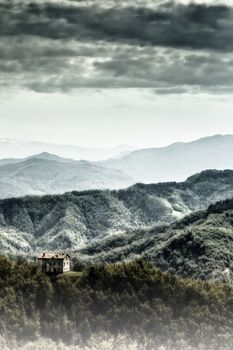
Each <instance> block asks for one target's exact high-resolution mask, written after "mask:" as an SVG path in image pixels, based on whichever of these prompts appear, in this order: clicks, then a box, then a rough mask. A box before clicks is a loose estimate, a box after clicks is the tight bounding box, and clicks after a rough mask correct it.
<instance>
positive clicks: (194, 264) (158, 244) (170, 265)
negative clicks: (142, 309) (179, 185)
mask: <svg viewBox="0 0 233 350" xmlns="http://www.w3.org/2000/svg"><path fill="white" fill-rule="evenodd" d="M75 255H76V256H78V258H79V262H82V264H84V265H85V264H87V263H88V264H90V263H91V264H97V265H98V264H101V263H106V262H108V263H116V262H121V261H131V260H136V259H139V258H140V259H141V258H142V259H145V260H148V261H150V262H153V263H154V265H155V266H156V267H159V268H160V269H161V270H162V271H167V272H170V273H174V274H179V275H182V276H185V277H192V278H198V279H203V280H206V279H207V280H208V279H211V280H216V281H224V282H229V283H233V199H231V200H226V201H223V202H217V203H216V204H214V205H211V206H210V207H209V208H208V209H207V210H204V211H199V212H196V213H194V214H191V215H189V216H186V217H185V218H184V219H183V220H180V221H178V222H175V223H174V224H171V225H163V226H155V227H154V228H152V229H149V230H135V231H133V232H132V231H131V232H130V231H129V232H126V233H122V234H120V235H115V236H108V237H105V239H103V240H101V239H96V240H95V241H94V242H90V243H89V244H88V245H87V246H86V247H85V248H83V249H80V250H78V251H76V252H75Z"/></svg>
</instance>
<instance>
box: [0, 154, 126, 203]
mask: <svg viewBox="0 0 233 350" xmlns="http://www.w3.org/2000/svg"><path fill="white" fill-rule="evenodd" d="M132 182H133V180H132V179H131V178H130V177H129V176H128V175H126V174H124V173H123V172H122V171H120V170H115V169H108V168H104V167H103V166H100V165H96V164H92V163H90V162H87V161H75V160H73V159H65V158H61V157H59V156H56V155H52V154H49V153H46V152H43V153H41V154H38V155H35V156H29V157H27V158H25V159H4V160H0V198H9V197H21V196H25V195H30V194H31V195H33V194H34V195H45V194H56V193H64V192H67V191H72V190H87V189H105V188H110V189H114V188H121V187H127V186H129V185H130V184H131V183H132Z"/></svg>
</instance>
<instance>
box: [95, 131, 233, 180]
mask: <svg viewBox="0 0 233 350" xmlns="http://www.w3.org/2000/svg"><path fill="white" fill-rule="evenodd" d="M100 164H102V165H103V166H105V167H109V168H112V169H118V170H121V171H123V172H124V173H127V174H128V175H129V176H130V177H132V178H134V179H135V182H144V183H155V182H166V181H184V180H185V179H186V178H187V177H189V176H191V175H192V174H195V173H199V172H201V171H203V170H206V169H218V170H224V169H233V135H215V136H209V137H205V138H201V139H199V140H195V141H192V142H187V143H182V142H178V143H174V144H171V145H169V146H166V147H162V148H150V149H142V150H135V151H133V152H130V153H129V154H127V155H126V156H124V157H121V158H120V159H109V160H106V161H103V162H101V163H100Z"/></svg>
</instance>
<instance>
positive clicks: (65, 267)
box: [37, 252, 70, 275]
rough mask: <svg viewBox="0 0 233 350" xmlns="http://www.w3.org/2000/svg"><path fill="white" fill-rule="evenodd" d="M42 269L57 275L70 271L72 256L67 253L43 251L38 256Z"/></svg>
mask: <svg viewBox="0 0 233 350" xmlns="http://www.w3.org/2000/svg"><path fill="white" fill-rule="evenodd" d="M37 262H38V264H39V266H40V267H41V271H43V272H45V273H46V274H53V275H57V274H59V273H64V272H67V271H70V256H69V254H67V253H48V252H45V253H41V254H39V255H38V256H37Z"/></svg>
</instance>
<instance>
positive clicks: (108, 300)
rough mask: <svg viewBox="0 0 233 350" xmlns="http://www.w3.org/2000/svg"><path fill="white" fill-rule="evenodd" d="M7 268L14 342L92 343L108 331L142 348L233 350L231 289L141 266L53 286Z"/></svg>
mask: <svg viewBox="0 0 233 350" xmlns="http://www.w3.org/2000/svg"><path fill="white" fill-rule="evenodd" d="M0 266H1V271H0V273H1V279H0V283H1V286H0V287H1V288H0V291H1V292H0V313H1V320H0V334H1V335H4V336H5V337H7V339H11V338H12V339H13V338H15V337H16V338H17V339H18V341H19V342H20V341H23V339H25V338H26V339H28V338H30V339H32V340H33V339H36V338H37V337H38V336H43V337H47V338H50V339H52V340H56V341H57V340H59V339H60V340H62V341H63V342H66V343H67V344H71V343H72V344H85V342H87V341H88V340H89V339H90V338H91V337H92V336H93V334H102V333H103V332H106V333H107V334H112V335H113V336H115V337H117V336H118V335H119V334H128V335H129V336H130V337H131V338H134V339H135V340H137V341H138V342H139V343H141V344H142V346H143V342H144V341H147V339H153V342H154V343H153V344H154V346H155V344H157V345H158V346H159V345H161V344H164V343H166V342H168V340H169V341H170V342H172V343H173V344H181V342H185V344H187V346H188V345H190V346H192V347H197V346H199V345H200V344H202V345H203V348H204V346H209V347H206V349H207V348H208V349H213V350H214V349H216V350H217V349H220V346H221V349H231V348H232V346H233V336H232V334H233V288H232V287H231V286H230V285H226V284H219V283H207V282H202V281H200V280H199V281H194V280H191V279H183V278H180V277H176V276H174V275H171V274H169V273H163V272H161V271H160V270H158V269H156V268H154V266H153V265H152V264H150V263H148V262H145V261H142V260H139V261H136V262H131V263H124V264H113V265H100V266H92V267H89V268H87V269H85V270H84V271H83V273H82V274H76V273H72V274H64V275H62V276H59V277H58V278H57V279H54V280H49V279H48V278H47V277H46V276H45V275H43V274H42V273H40V272H38V271H37V269H36V267H35V266H34V265H33V264H28V263H26V262H24V261H17V262H13V261H11V260H9V259H8V258H5V257H1V258H0ZM143 339H144V340H143ZM151 348H153V347H152V346H151ZM173 349H175V347H174V348H173Z"/></svg>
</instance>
